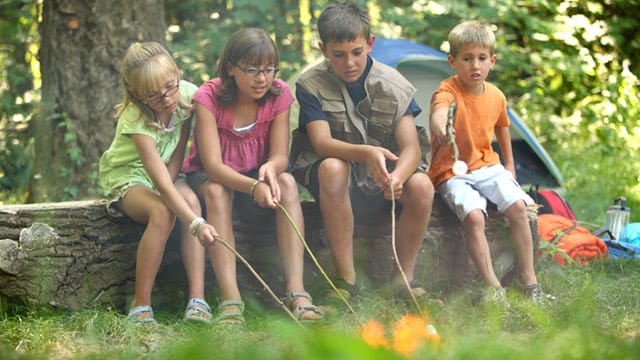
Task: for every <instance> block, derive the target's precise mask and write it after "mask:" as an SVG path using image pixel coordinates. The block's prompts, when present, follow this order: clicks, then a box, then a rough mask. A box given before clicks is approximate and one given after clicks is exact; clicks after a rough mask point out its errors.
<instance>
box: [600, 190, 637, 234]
mask: <svg viewBox="0 0 640 360" xmlns="http://www.w3.org/2000/svg"><path fill="white" fill-rule="evenodd" d="M630 217H631V209H629V208H628V207H627V199H625V198H624V197H622V196H619V197H617V198H615V200H613V205H611V206H609V208H608V209H607V216H606V219H605V224H604V227H605V229H608V230H609V231H610V232H611V236H612V237H613V239H611V240H614V241H618V240H619V239H620V233H621V232H622V229H623V228H624V227H625V226H626V225H627V224H628V223H629V218H630Z"/></svg>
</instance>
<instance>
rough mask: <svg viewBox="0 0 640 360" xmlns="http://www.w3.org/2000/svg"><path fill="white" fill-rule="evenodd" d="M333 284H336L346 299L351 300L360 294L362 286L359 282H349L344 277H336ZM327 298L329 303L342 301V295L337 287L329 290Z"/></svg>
mask: <svg viewBox="0 0 640 360" xmlns="http://www.w3.org/2000/svg"><path fill="white" fill-rule="evenodd" d="M333 285H335V287H336V289H337V290H338V291H339V292H340V294H342V297H344V299H345V300H350V299H351V298H353V297H356V296H358V295H359V294H360V288H359V287H358V285H357V284H353V285H351V284H349V283H348V282H347V281H346V280H344V279H335V280H333ZM326 300H327V301H328V302H329V303H336V302H342V299H341V298H340V296H339V295H338V294H337V293H336V290H335V289H333V288H332V289H329V292H328V293H327V295H326Z"/></svg>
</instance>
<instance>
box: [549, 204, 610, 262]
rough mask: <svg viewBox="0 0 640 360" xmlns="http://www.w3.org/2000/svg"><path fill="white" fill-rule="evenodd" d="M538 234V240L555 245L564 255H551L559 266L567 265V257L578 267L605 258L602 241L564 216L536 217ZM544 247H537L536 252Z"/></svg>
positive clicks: (605, 247) (605, 252) (604, 245)
mask: <svg viewBox="0 0 640 360" xmlns="http://www.w3.org/2000/svg"><path fill="white" fill-rule="evenodd" d="M538 233H539V235H540V239H542V240H545V241H546V242H548V243H551V244H554V245H556V248H557V249H558V250H562V251H563V252H564V253H565V254H566V255H565V254H562V253H560V252H558V253H555V254H553V259H554V260H555V262H557V263H558V264H560V265H566V264H567V263H568V261H567V258H566V257H567V256H568V257H570V258H571V259H573V260H574V261H575V262H576V263H578V264H580V265H587V264H589V263H590V262H591V260H593V259H595V258H598V257H606V256H607V253H608V250H607V244H606V243H605V242H604V241H603V240H602V239H600V238H599V237H597V236H596V235H594V234H593V233H591V231H589V230H588V229H586V228H585V227H583V226H580V225H578V223H577V222H576V221H575V220H569V219H567V218H566V217H564V216H560V215H556V214H540V215H538ZM544 247H545V246H544V245H541V246H539V248H538V251H540V249H541V248H544Z"/></svg>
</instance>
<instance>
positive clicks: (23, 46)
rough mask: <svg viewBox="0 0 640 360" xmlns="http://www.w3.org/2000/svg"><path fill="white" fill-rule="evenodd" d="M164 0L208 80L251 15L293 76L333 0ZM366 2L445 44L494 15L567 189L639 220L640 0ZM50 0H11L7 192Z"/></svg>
mask: <svg viewBox="0 0 640 360" xmlns="http://www.w3.org/2000/svg"><path fill="white" fill-rule="evenodd" d="M164 3H165V13H166V16H167V24H169V28H168V31H167V42H168V45H169V47H170V49H171V50H172V51H173V53H174V54H175V57H176V59H177V61H178V63H179V66H180V68H181V70H182V71H183V73H184V78H185V79H187V80H189V81H192V82H194V83H196V84H198V83H202V82H204V81H206V80H208V79H209V78H211V77H214V76H217V74H216V70H215V67H216V63H217V60H218V58H219V56H220V53H221V52H222V48H223V46H224V44H225V40H226V39H227V38H228V37H229V35H230V34H231V33H232V32H233V31H235V30H237V29H239V28H241V27H245V26H259V27H263V28H264V29H266V30H267V31H268V32H269V33H270V34H272V36H273V37H274V39H275V41H276V44H277V45H278V47H279V50H280V55H281V58H282V63H281V69H282V70H281V72H280V74H279V76H280V77H281V78H283V79H288V78H289V77H291V76H292V75H294V74H295V73H296V72H297V71H298V70H300V69H301V68H302V67H303V66H304V65H305V64H306V62H307V61H308V59H315V58H317V57H318V53H317V52H316V50H315V49H314V48H315V42H316V41H317V34H316V28H315V23H316V21H317V16H318V15H319V13H320V11H321V10H322V9H324V8H325V7H326V4H327V3H328V0H323V1H317V2H316V1H310V2H306V1H303V2H299V1H288V0H287V1H276V0H264V1H259V2H255V1H251V0H239V1H233V2H231V1H226V0H225V1H222V0H205V1H176V0H166V1H165V2H164ZM359 3H360V4H361V5H364V6H367V7H369V9H370V12H371V15H372V24H373V25H374V29H373V30H374V33H376V34H378V35H380V36H394V37H404V38H408V39H413V40H416V41H418V42H422V43H425V44H428V45H430V46H433V47H435V48H438V49H441V50H443V51H446V50H447V43H446V40H447V35H448V32H449V30H450V29H451V28H452V27H453V26H454V25H455V24H457V23H458V22H460V21H462V20H466V19H480V20H486V21H488V22H490V23H492V24H494V25H495V29H496V35H497V42H498V43H497V49H496V53H497V55H498V62H497V64H496V66H495V67H494V71H493V72H492V74H491V76H490V80H491V81H493V82H495V83H496V84H497V85H498V86H499V87H500V88H501V89H503V91H504V92H505V94H507V97H508V99H509V102H510V105H511V106H512V108H513V109H514V110H515V112H516V113H518V114H519V115H520V117H521V118H522V120H523V121H524V122H525V123H526V124H527V125H528V127H529V128H530V129H532V130H533V131H534V133H535V134H536V135H537V136H538V138H539V140H541V142H542V144H543V146H544V147H545V148H546V149H547V151H548V152H549V153H550V154H551V155H552V157H553V159H554V160H555V162H556V163H557V164H558V165H559V167H560V170H561V172H562V174H563V176H564V178H565V180H566V184H565V186H564V189H563V190H564V195H565V196H566V197H567V198H568V199H569V201H570V202H571V204H572V206H573V207H574V210H575V212H576V214H577V215H578V218H579V219H581V220H587V221H589V222H593V223H600V224H602V223H603V221H604V213H605V209H606V207H607V206H608V205H609V204H610V203H611V201H612V200H613V199H614V198H615V197H616V196H625V197H627V199H628V204H629V206H630V207H631V208H632V221H640V191H638V190H639V189H638V186H639V185H638V183H639V178H638V174H639V173H640V162H638V161H637V160H635V159H637V156H636V154H637V153H638V148H639V147H640V127H639V126H638V120H639V119H640V110H639V109H640V106H639V104H638V98H639V94H638V92H639V90H638V89H639V88H640V86H639V81H638V73H639V71H640V59H639V57H640V37H638V36H637V34H638V33H639V32H640V25H639V24H640V23H638V21H637V19H638V18H640V6H638V4H637V1H635V0H608V1H606V2H602V1H573V0H527V1H518V2H515V1H513V0H476V1H465V0H452V1H406V0H402V1H399V2H398V1H389V0H372V1H365V0H362V1H359ZM39 6H41V3H40V2H31V1H27V0H6V1H2V2H0V11H1V12H2V18H1V19H0V44H2V46H0V89H1V90H0V187H1V189H2V191H1V192H0V193H2V195H1V197H0V201H9V202H21V200H22V198H23V197H24V195H23V194H24V191H25V190H24V189H25V186H26V184H27V181H28V179H29V175H30V167H31V163H32V162H33V156H34V155H33V154H32V153H31V146H32V144H31V143H32V135H31V134H30V133H29V132H28V128H29V126H28V124H29V120H30V119H31V116H32V114H33V112H34V111H35V109H36V106H37V104H38V99H39V94H38V89H39V84H38V82H39V78H38V77H37V76H38V72H37V69H36V68H34V69H35V70H34V71H32V67H33V64H35V57H34V54H35V51H36V50H35V49H36V48H37V44H38V41H39V39H38V37H37V29H36V25H37V24H36V22H37V21H36V20H37V19H38V14H39ZM301 16H305V18H304V20H301ZM309 16H310V17H309ZM312 44H313V45H312ZM66 140H69V139H66ZM70 141H72V140H70ZM72 142H73V141H72ZM70 147H71V150H70V151H69V153H68V154H69V156H70V157H71V158H73V159H75V160H74V161H77V162H81V161H82V151H81V149H77V148H74V147H73V146H70ZM61 171H67V172H68V174H69V175H75V176H69V179H73V178H75V177H77V176H78V174H77V173H76V171H77V169H73V168H68V169H61ZM91 176H93V177H95V176H97V175H96V174H94V173H92V175H91ZM73 187H74V185H73V184H69V185H68V188H69V191H68V198H73V197H74V193H75V192H74V191H73ZM634 209H638V211H634Z"/></svg>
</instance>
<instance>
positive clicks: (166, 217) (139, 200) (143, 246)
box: [119, 185, 176, 307]
mask: <svg viewBox="0 0 640 360" xmlns="http://www.w3.org/2000/svg"><path fill="white" fill-rule="evenodd" d="M119 207H120V209H121V210H122V211H123V212H124V213H125V214H127V215H128V216H129V217H131V218H132V219H133V220H135V221H137V222H139V223H146V224H147V227H146V228H145V230H144V233H143V234H142V238H140V243H139V244H138V250H137V253H136V285H135V296H134V300H133V306H134V307H135V306H144V305H151V292H152V289H153V284H154V283H155V279H156V275H157V274H158V270H159V269H160V264H161V263H162V257H163V255H164V249H165V245H166V243H167V240H168V238H169V236H170V235H171V231H172V230H173V226H174V224H175V220H176V218H175V216H174V215H173V213H172V212H171V210H169V208H167V206H166V205H165V204H164V202H163V201H162V199H161V198H160V195H158V194H157V193H156V192H154V191H152V190H151V189H149V188H148V187H146V186H142V185H138V186H135V187H133V188H132V189H131V190H129V192H128V193H127V196H126V197H125V198H124V199H123V200H122V201H121V202H120V205H119Z"/></svg>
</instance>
